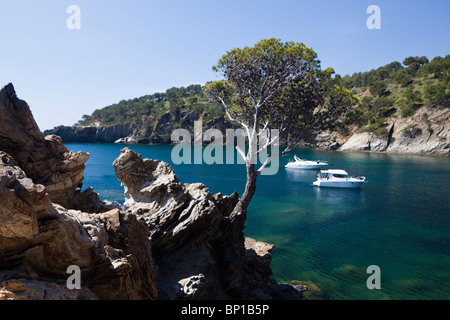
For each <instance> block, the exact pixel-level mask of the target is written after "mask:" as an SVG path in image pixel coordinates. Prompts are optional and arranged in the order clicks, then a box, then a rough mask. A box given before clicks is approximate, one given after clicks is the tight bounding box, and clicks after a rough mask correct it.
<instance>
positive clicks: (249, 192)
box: [229, 163, 258, 230]
mask: <svg viewBox="0 0 450 320" xmlns="http://www.w3.org/2000/svg"><path fill="white" fill-rule="evenodd" d="M246 167H247V182H246V184H245V190H244V194H243V195H242V197H241V198H240V199H239V202H238V203H237V204H236V206H235V207H234V209H233V211H232V212H231V214H230V216H229V219H230V223H231V225H232V227H233V229H234V228H241V230H242V229H243V228H244V223H245V219H246V218H247V208H248V206H249V204H250V201H251V200H252V198H253V195H254V194H255V191H256V178H257V177H258V175H257V173H256V171H255V164H251V163H247V164H246Z"/></svg>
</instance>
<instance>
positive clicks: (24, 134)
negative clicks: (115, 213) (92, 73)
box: [0, 84, 114, 212]
mask: <svg viewBox="0 0 450 320" xmlns="http://www.w3.org/2000/svg"><path fill="white" fill-rule="evenodd" d="M0 118H1V119H2V121H3V123H2V126H0V150H1V151H4V152H6V153H8V154H9V155H11V156H12V157H13V158H14V159H15V161H17V163H18V164H19V166H20V167H21V168H22V169H23V171H25V173H26V175H27V177H28V178H30V179H32V180H33V182H34V183H36V184H42V185H44V186H45V187H46V190H47V192H48V195H49V197H50V199H51V200H52V201H53V202H55V203H58V204H60V205H62V206H64V207H66V208H73V209H80V210H84V211H91V212H93V211H96V212H97V210H101V211H106V210H110V209H111V208H112V207H114V206H112V207H111V206H110V205H107V204H105V203H102V202H101V201H100V200H99V199H98V195H97V196H96V195H95V194H93V193H92V192H90V191H88V192H81V188H82V182H83V179H84V177H83V174H84V169H85V165H84V164H85V163H86V161H87V160H88V159H89V154H88V153H86V152H77V153H74V152H70V151H69V150H68V149H67V148H66V147H65V146H64V145H63V144H62V140H61V138H60V137H58V136H55V135H48V136H44V135H43V134H42V132H41V131H40V130H39V127H38V125H37V124H36V122H35V120H34V118H33V115H32V113H31V110H30V108H29V106H28V104H27V103H26V102H25V101H23V100H20V99H19V98H17V96H16V92H15V90H14V87H13V85H12V84H8V85H6V86H5V87H3V88H2V89H1V90H0Z"/></svg>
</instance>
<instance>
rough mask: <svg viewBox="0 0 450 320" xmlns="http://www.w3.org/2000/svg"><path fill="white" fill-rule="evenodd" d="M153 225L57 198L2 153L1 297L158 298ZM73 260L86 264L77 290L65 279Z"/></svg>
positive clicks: (119, 213)
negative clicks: (92, 211)
mask: <svg viewBox="0 0 450 320" xmlns="http://www.w3.org/2000/svg"><path fill="white" fill-rule="evenodd" d="M148 232H149V231H148V228H147V226H146V225H145V224H144V223H143V222H139V221H138V220H137V219H136V216H135V215H132V214H129V213H123V212H121V211H120V210H118V209H115V210H111V211H108V212H105V213H100V214H88V213H85V212H81V211H76V210H68V209H65V208H63V207H61V206H59V205H56V204H53V203H52V202H51V200H50V199H49V197H48V194H47V192H46V189H45V187H44V186H43V185H39V184H34V183H33V181H32V180H31V179H29V178H27V176H26V174H25V172H24V171H23V170H22V169H21V168H20V167H19V166H18V163H17V162H16V161H15V160H14V159H13V158H12V157H11V156H10V155H8V154H6V153H4V152H0V257H1V259H0V299H156V298H157V297H158V294H157V289H156V281H155V277H154V273H153V270H154V266H153V260H152V256H151V248H150V243H149V241H148ZM72 265H75V266H78V267H79V268H80V270H81V281H82V289H80V291H77V292H74V291H72V290H70V289H69V288H68V287H67V285H66V281H67V278H68V277H69V275H68V274H67V269H68V267H69V266H72ZM144 266H145V267H144Z"/></svg>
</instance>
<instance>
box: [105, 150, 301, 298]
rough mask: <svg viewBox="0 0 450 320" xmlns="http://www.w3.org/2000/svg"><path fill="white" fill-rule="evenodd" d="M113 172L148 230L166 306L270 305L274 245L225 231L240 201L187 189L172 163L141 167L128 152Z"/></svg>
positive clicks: (148, 163) (143, 163)
mask: <svg viewBox="0 0 450 320" xmlns="http://www.w3.org/2000/svg"><path fill="white" fill-rule="evenodd" d="M113 167H114V170H115V172H116V175H117V177H118V179H119V181H120V182H121V183H122V184H123V185H124V188H125V198H126V201H125V203H126V204H125V206H126V207H127V208H128V212H130V213H133V214H136V215H137V216H140V217H142V219H143V220H144V221H145V222H146V223H147V225H148V226H149V229H150V239H151V247H152V252H153V258H154V261H155V264H156V266H157V270H158V271H157V279H158V289H159V295H160V297H161V298H162V299H271V294H274V292H276V291H277V288H278V287H277V285H276V284H274V283H273V281H271V280H270V275H271V274H272V271H271V269H270V262H271V256H270V252H271V250H272V248H273V245H270V244H266V243H262V242H258V241H255V240H253V239H248V238H244V237H243V233H242V230H234V229H233V228H228V227H227V224H228V223H230V222H229V220H228V216H229V214H230V213H231V211H232V209H233V208H234V206H235V205H236V203H237V201H238V195H237V193H234V194H233V195H231V196H222V195H221V194H216V195H212V194H211V193H210V192H209V190H208V189H207V187H206V186H205V185H204V184H202V183H193V184H182V183H181V182H180V180H179V179H178V177H177V175H176V174H175V172H174V171H173V169H172V167H171V166H170V165H169V164H168V163H166V162H163V161H158V160H150V159H141V156H140V155H139V154H137V153H136V152H134V151H132V150H130V149H129V148H124V149H123V150H122V151H121V154H120V156H119V157H118V158H117V159H116V160H115V161H114V162H113ZM299 296H301V293H299ZM299 296H297V297H299Z"/></svg>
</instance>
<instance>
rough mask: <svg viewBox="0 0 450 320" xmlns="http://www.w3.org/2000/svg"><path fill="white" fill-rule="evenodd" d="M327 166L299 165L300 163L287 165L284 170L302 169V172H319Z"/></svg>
mask: <svg viewBox="0 0 450 320" xmlns="http://www.w3.org/2000/svg"><path fill="white" fill-rule="evenodd" d="M326 166H328V164H301V163H295V162H294V163H288V164H287V165H286V166H285V168H287V169H303V170H320V169H323V168H324V167H326Z"/></svg>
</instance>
